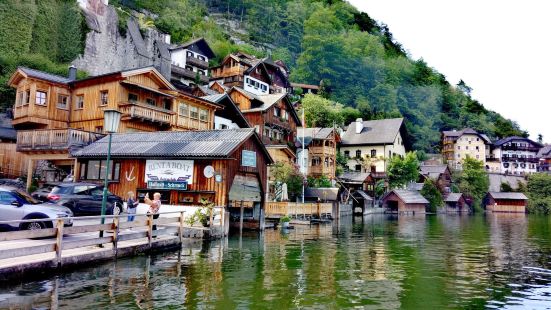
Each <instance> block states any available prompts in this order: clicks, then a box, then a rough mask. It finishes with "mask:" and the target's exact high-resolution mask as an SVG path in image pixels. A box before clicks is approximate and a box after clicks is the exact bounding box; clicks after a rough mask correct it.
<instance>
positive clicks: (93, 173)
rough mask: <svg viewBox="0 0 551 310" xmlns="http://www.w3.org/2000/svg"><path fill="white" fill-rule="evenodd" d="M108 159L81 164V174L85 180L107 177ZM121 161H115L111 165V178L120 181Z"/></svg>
mask: <svg viewBox="0 0 551 310" xmlns="http://www.w3.org/2000/svg"><path fill="white" fill-rule="evenodd" d="M106 164H107V161H106V160H90V161H88V163H87V164H86V163H82V164H81V165H80V169H81V171H80V175H81V177H82V176H84V178H83V179H85V180H103V179H104V178H105V168H106ZM120 170H121V163H120V162H115V163H113V161H111V162H110V165H109V180H112V181H118V180H119V179H120Z"/></svg>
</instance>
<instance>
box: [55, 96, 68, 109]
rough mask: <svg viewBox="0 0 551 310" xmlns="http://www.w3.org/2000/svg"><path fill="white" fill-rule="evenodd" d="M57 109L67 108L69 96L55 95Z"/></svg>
mask: <svg viewBox="0 0 551 310" xmlns="http://www.w3.org/2000/svg"><path fill="white" fill-rule="evenodd" d="M57 107H58V108H60V109H68V108H69V96H68V95H57Z"/></svg>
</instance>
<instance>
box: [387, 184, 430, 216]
mask: <svg viewBox="0 0 551 310" xmlns="http://www.w3.org/2000/svg"><path fill="white" fill-rule="evenodd" d="M428 204H429V202H428V200H427V199H425V197H423V196H422V195H421V194H419V193H418V192H416V191H408V190H402V189H395V190H392V191H390V192H388V193H386V194H385V195H384V196H383V208H384V209H385V212H388V213H398V214H408V213H409V214H425V213H426V208H427V206H428Z"/></svg>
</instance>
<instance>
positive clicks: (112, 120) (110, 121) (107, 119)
mask: <svg viewBox="0 0 551 310" xmlns="http://www.w3.org/2000/svg"><path fill="white" fill-rule="evenodd" d="M121 114H122V113H121V112H119V111H117V110H111V109H109V110H104V111H103V117H104V119H103V130H104V131H105V132H107V134H108V136H109V142H108V144H107V164H105V180H104V183H103V197H102V199H101V224H102V225H103V224H105V217H104V216H105V209H106V205H107V187H108V185H109V166H110V165H109V164H110V161H111V138H112V135H113V133H115V132H117V131H118V130H119V124H120V121H121ZM99 237H100V238H102V237H103V230H100V232H99Z"/></svg>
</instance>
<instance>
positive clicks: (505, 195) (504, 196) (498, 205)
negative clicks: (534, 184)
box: [483, 192, 528, 213]
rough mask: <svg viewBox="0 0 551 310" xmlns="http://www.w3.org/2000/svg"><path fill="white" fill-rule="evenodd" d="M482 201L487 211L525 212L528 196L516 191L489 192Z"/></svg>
mask: <svg viewBox="0 0 551 310" xmlns="http://www.w3.org/2000/svg"><path fill="white" fill-rule="evenodd" d="M483 201H484V205H485V206H486V210H487V211H492V212H507V213H525V212H526V204H527V202H528V197H526V195H524V194H523V193H516V192H499V193H498V192H489V193H488V194H486V197H484V200H483Z"/></svg>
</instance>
